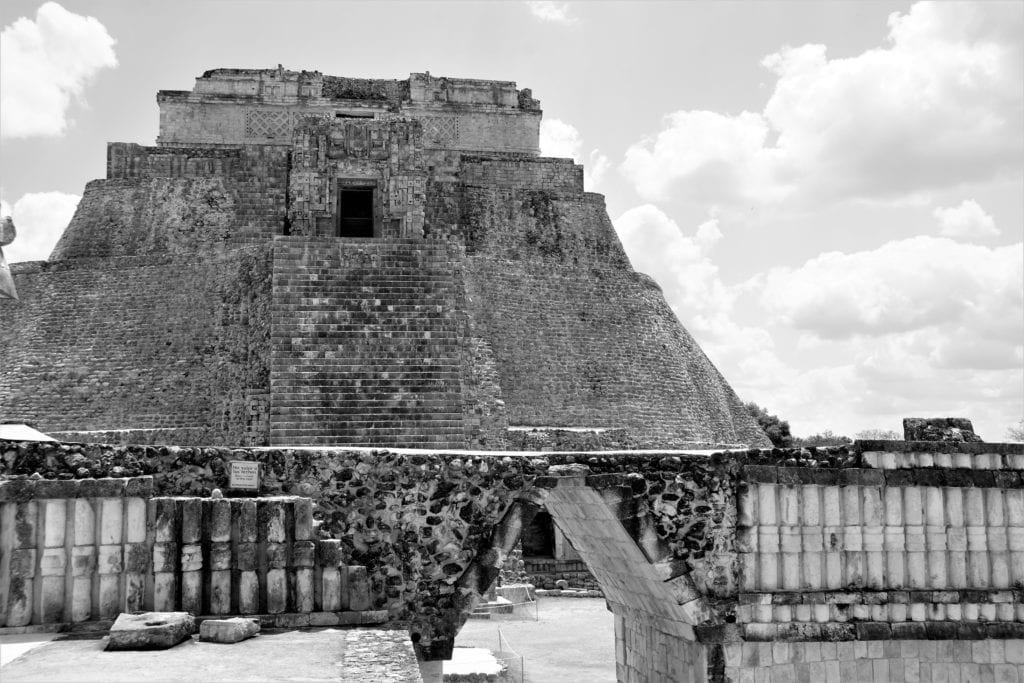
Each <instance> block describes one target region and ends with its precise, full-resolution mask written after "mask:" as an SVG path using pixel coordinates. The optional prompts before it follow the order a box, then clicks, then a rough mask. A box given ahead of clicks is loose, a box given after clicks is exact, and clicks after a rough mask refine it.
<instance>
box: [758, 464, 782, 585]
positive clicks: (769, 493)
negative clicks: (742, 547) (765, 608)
mask: <svg viewBox="0 0 1024 683" xmlns="http://www.w3.org/2000/svg"><path fill="white" fill-rule="evenodd" d="M777 488H778V486H776V485H775V484H758V485H757V514H758V518H759V519H758V527H757V531H758V534H757V548H758V563H759V565H760V567H759V568H760V570H761V571H760V577H759V578H760V580H759V581H758V589H759V590H762V591H774V590H777V589H778V588H779V526H778V516H777V514H776V511H777V509H778V506H777V503H776V500H777V496H776V489H777Z"/></svg>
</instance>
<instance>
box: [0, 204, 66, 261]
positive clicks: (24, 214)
mask: <svg viewBox="0 0 1024 683" xmlns="http://www.w3.org/2000/svg"><path fill="white" fill-rule="evenodd" d="M80 199H81V197H79V196H78V195H74V194H65V193H63V192H32V193H29V194H26V195H22V196H21V198H20V199H18V201H16V202H14V205H13V206H11V205H10V204H8V203H7V202H6V201H0V214H2V215H4V216H12V218H13V219H14V228H15V230H17V233H18V236H17V237H15V239H14V242H12V243H11V244H10V245H8V246H6V247H4V256H6V257H7V261H8V262H9V263H14V262H17V261H42V260H45V259H47V258H49V256H50V252H51V251H53V247H54V246H55V245H56V244H57V240H59V239H60V236H61V234H62V233H63V232H64V228H66V227H67V225H68V223H69V222H71V217H72V216H74V215H75V209H76V208H77V207H78V201H79V200H80Z"/></svg>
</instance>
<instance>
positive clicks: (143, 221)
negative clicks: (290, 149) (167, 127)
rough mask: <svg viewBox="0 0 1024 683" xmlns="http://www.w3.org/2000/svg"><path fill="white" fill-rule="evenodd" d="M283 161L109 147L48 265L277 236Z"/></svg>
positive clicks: (195, 250)
mask: <svg viewBox="0 0 1024 683" xmlns="http://www.w3.org/2000/svg"><path fill="white" fill-rule="evenodd" d="M286 189H287V158H286V156H285V154H283V153H282V152H281V151H279V150H275V149H273V148H267V147H260V146H247V147H242V148H235V149H227V150H224V149H222V150H209V149H194V148H159V147H143V146H141V145H135V144H129V143H111V144H110V145H108V147H107V179H106V180H94V181H92V182H90V183H89V184H88V185H87V186H86V189H85V194H84V195H83V196H82V201H81V202H79V204H78V208H77V209H76V211H75V215H74V217H73V218H72V219H71V223H70V224H69V225H68V228H67V229H66V230H65V231H64V234H63V235H62V236H61V239H60V241H59V242H58V243H57V246H56V247H55V248H54V250H53V253H52V255H51V257H50V258H51V259H52V260H63V259H72V258H85V257H99V256H105V257H112V258H116V257H121V256H151V255H156V254H165V253H170V254H204V255H208V254H209V253H210V252H211V251H214V250H217V249H219V248H223V247H224V246H243V245H247V244H256V243H261V242H265V241H266V240H267V239H268V238H270V237H272V236H274V235H278V234H281V231H282V227H283V225H284V217H285V191H286Z"/></svg>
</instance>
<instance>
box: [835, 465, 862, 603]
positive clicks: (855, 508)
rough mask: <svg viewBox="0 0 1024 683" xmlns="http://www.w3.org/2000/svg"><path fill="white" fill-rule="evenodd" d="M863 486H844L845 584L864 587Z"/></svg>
mask: <svg viewBox="0 0 1024 683" xmlns="http://www.w3.org/2000/svg"><path fill="white" fill-rule="evenodd" d="M861 488H862V487H861V486H858V485H853V486H843V487H841V488H840V499H841V501H842V506H843V583H844V585H847V586H857V587H860V586H863V585H864V530H863V524H864V521H863V519H862V517H861V511H860V508H861V495H862V494H861Z"/></svg>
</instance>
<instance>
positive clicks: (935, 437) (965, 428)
mask: <svg viewBox="0 0 1024 683" xmlns="http://www.w3.org/2000/svg"><path fill="white" fill-rule="evenodd" d="M903 438H904V439H905V440H906V441H956V442H959V441H964V442H979V441H981V440H982V439H981V437H980V436H978V435H977V434H975V433H974V425H973V424H971V421H970V420H968V419H967V418H964V417H931V418H928V417H906V418H903Z"/></svg>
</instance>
